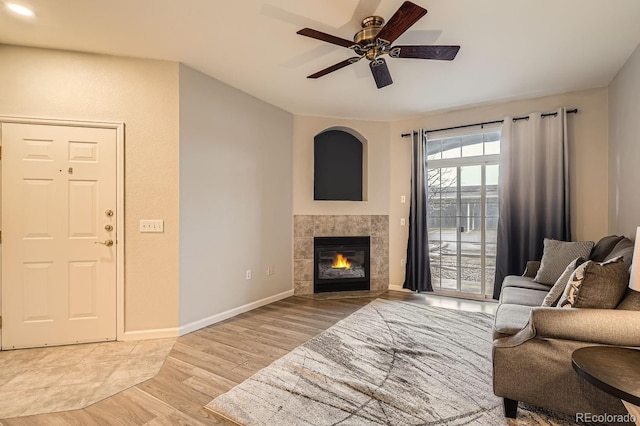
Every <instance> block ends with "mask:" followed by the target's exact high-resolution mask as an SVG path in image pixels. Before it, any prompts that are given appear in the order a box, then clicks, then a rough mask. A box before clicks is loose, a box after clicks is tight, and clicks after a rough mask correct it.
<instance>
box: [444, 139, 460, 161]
mask: <svg viewBox="0 0 640 426" xmlns="http://www.w3.org/2000/svg"><path fill="white" fill-rule="evenodd" d="M460 155H461V153H460V138H448V139H443V140H442V158H443V159H444V158H460Z"/></svg>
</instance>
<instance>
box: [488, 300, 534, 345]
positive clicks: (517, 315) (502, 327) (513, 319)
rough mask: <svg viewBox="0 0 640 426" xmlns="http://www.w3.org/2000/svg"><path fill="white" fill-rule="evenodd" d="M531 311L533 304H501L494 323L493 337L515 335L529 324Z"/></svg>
mask: <svg viewBox="0 0 640 426" xmlns="http://www.w3.org/2000/svg"><path fill="white" fill-rule="evenodd" d="M530 313H531V306H523V305H510V304H508V303H502V304H500V305H499V306H498V309H497V310H496V316H495V319H494V323H493V333H494V336H493V337H494V338H496V337H504V336H513V335H514V334H516V333H517V332H518V331H520V330H522V329H523V328H524V327H525V326H526V325H527V323H528V322H529V315H530Z"/></svg>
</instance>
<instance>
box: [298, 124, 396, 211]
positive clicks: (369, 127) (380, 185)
mask: <svg viewBox="0 0 640 426" xmlns="http://www.w3.org/2000/svg"><path fill="white" fill-rule="evenodd" d="M332 128H341V129H343V130H344V129H351V130H354V131H355V132H357V134H359V135H361V136H362V137H363V138H364V139H365V140H366V155H367V160H366V166H367V170H366V176H367V179H366V180H367V197H366V198H367V200H366V201H314V200H313V138H314V137H315V136H316V135H317V134H319V133H322V132H323V131H325V130H327V129H332ZM389 129H390V125H389V123H385V122H373V121H358V120H342V119H337V118H327V117H303V116H296V117H295V119H294V131H293V213H294V214H296V215H386V214H389V183H390V176H389V166H390V163H389V136H390V133H389Z"/></svg>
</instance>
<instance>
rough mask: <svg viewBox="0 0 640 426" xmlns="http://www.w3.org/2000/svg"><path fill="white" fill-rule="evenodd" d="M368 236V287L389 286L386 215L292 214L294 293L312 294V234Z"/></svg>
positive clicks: (384, 287)
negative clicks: (369, 250)
mask: <svg viewBox="0 0 640 426" xmlns="http://www.w3.org/2000/svg"><path fill="white" fill-rule="evenodd" d="M350 236H370V237H371V260H370V263H371V290H372V291H377V290H387V289H388V288H389V216H360V215H358V216H355V215H354V216H327V215H294V216H293V282H294V290H293V291H294V294H295V295H303V294H313V262H314V259H313V237H350Z"/></svg>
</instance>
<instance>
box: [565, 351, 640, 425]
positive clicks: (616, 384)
mask: <svg viewBox="0 0 640 426" xmlns="http://www.w3.org/2000/svg"><path fill="white" fill-rule="evenodd" d="M571 364H572V365H573V369H574V370H576V372H577V373H578V375H579V376H580V377H583V378H584V379H586V380H587V381H588V382H589V383H591V384H592V385H594V386H596V387H597V388H599V389H602V390H603V391H605V392H607V393H608V394H610V395H613V396H615V397H617V398H620V399H621V400H622V401H623V402H624V403H625V404H624V405H625V407H627V410H628V411H629V413H631V414H634V415H635V416H636V422H637V421H638V417H639V416H640V409H639V408H638V407H640V350H636V349H629V348H618V347H613V346H589V347H586V348H580V349H577V350H575V351H574V352H573V355H572V356H571Z"/></svg>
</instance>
